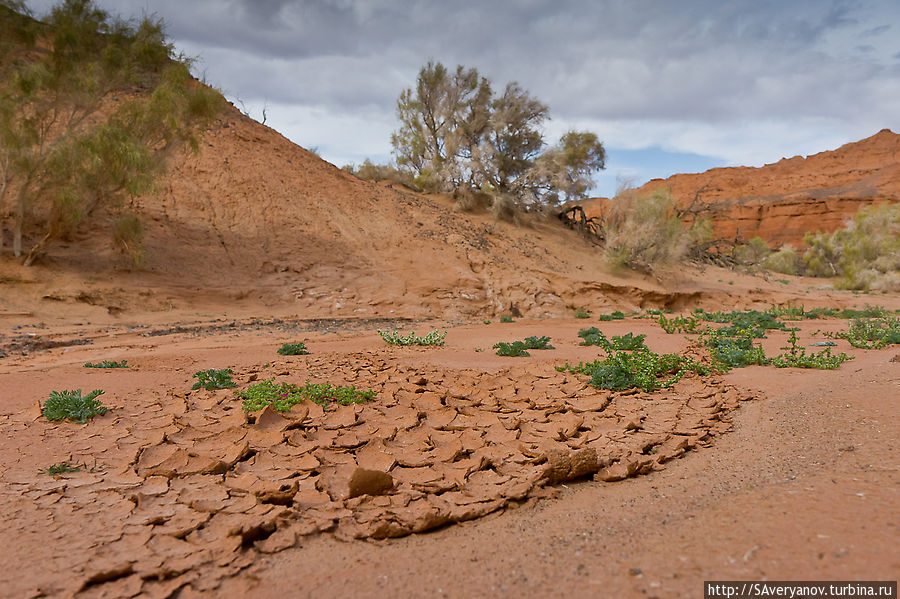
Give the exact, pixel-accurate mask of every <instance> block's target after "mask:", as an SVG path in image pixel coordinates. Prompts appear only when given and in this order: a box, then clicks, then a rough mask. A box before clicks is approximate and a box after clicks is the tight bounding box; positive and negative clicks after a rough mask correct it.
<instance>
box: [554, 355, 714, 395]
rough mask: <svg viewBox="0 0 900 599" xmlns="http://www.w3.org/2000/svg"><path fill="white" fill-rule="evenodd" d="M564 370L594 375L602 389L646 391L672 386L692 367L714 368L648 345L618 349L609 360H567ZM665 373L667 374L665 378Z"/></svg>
mask: <svg viewBox="0 0 900 599" xmlns="http://www.w3.org/2000/svg"><path fill="white" fill-rule="evenodd" d="M557 370H560V371H568V372H576V373H581V374H586V375H588V376H590V377H591V385H593V386H594V387H596V388H598V389H610V390H612V391H625V390H627V389H633V388H639V389H642V390H644V391H655V390H656V389H661V388H666V387H671V386H672V385H674V384H675V383H677V382H678V381H679V380H681V378H682V377H683V376H684V375H685V374H686V373H687V372H689V371H694V372H697V373H698V374H701V375H704V376H705V375H708V374H709V373H710V372H711V371H710V369H709V368H708V367H706V366H703V365H702V364H699V363H697V362H694V361H692V360H688V359H687V358H684V357H683V356H679V355H676V354H662V355H660V354H656V353H654V352H651V351H650V350H648V349H646V348H644V349H641V350H639V351H614V352H611V353H610V354H609V356H608V357H607V358H606V359H605V360H595V361H594V362H588V363H580V364H579V365H578V366H575V367H572V366H569V365H568V364H566V365H565V366H563V367H560V368H557ZM663 377H665V378H663Z"/></svg>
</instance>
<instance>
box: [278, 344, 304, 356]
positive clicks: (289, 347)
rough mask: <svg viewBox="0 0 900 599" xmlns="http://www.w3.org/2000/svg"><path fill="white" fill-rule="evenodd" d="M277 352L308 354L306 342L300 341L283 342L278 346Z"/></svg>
mask: <svg viewBox="0 0 900 599" xmlns="http://www.w3.org/2000/svg"><path fill="white" fill-rule="evenodd" d="M278 353H279V354H281V355H282V356H305V355H307V354H309V350H307V349H306V344H305V343H303V342H302V341H300V342H298V343H285V344H284V345H282V346H281V347H279V348H278Z"/></svg>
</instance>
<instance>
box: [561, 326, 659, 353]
mask: <svg viewBox="0 0 900 599" xmlns="http://www.w3.org/2000/svg"><path fill="white" fill-rule="evenodd" d="M578 336H579V337H581V338H582V339H583V341H582V342H581V343H579V345H598V346H600V347H602V348H603V349H605V350H606V351H612V350H625V351H634V350H640V349H647V346H646V345H645V344H644V339H646V338H647V336H646V335H635V334H634V333H626V334H624V335H613V337H612V341H610V340H609V339H607V337H606V335H604V334H603V332H602V331H600V329H598V328H597V327H591V328H589V329H581V330H580V331H578Z"/></svg>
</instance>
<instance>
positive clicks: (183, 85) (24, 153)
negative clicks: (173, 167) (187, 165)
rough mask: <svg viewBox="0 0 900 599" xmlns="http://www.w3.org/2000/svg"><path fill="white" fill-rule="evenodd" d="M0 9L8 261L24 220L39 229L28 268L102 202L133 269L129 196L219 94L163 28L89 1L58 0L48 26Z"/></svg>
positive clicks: (189, 137) (1, 157)
mask: <svg viewBox="0 0 900 599" xmlns="http://www.w3.org/2000/svg"><path fill="white" fill-rule="evenodd" d="M0 12H2V13H4V14H3V15H2V16H3V18H2V19H0V22H2V23H3V25H2V27H3V29H2V30H0V34H2V35H0V39H2V40H3V42H0V43H2V44H3V45H4V46H6V47H4V48H2V49H3V50H4V52H3V53H2V54H0V76H2V77H0V219H2V216H3V214H4V208H5V204H6V200H7V196H14V200H13V203H12V221H13V252H14V254H15V255H16V256H21V255H22V254H23V252H24V247H23V243H24V241H23V230H24V228H25V226H26V224H27V225H28V226H29V228H30V229H32V230H34V231H37V235H36V241H35V242H34V244H33V245H32V247H31V249H30V250H29V251H28V253H27V255H26V258H25V262H26V263H31V262H32V261H33V259H34V258H35V257H36V256H37V255H38V254H39V253H40V251H42V250H43V248H44V247H45V246H46V244H47V243H49V241H51V240H53V239H56V238H67V237H71V236H72V235H73V234H74V233H75V231H76V230H77V229H78V227H79V225H80V224H81V223H82V222H83V221H84V219H85V218H86V217H88V216H89V215H91V214H92V213H93V212H94V211H95V210H96V209H97V208H99V207H101V206H102V207H105V208H108V209H109V210H110V211H111V212H113V213H116V214H118V218H117V219H116V220H115V221H114V223H113V232H114V238H115V239H116V242H117V243H118V244H119V246H120V248H121V249H122V250H123V251H124V252H125V253H126V254H128V255H129V256H130V257H131V258H132V260H133V261H134V262H135V263H136V264H137V263H139V262H140V261H141V259H142V257H143V254H142V252H141V251H140V225H139V222H138V221H137V220H136V216H135V215H134V214H131V213H128V212H127V211H126V210H125V209H124V206H123V205H124V202H123V200H124V198H126V197H129V196H135V195H138V194H140V193H144V192H146V191H148V190H149V189H151V187H152V184H153V181H154V179H155V178H156V177H157V176H158V175H159V174H160V173H161V172H163V171H164V168H165V165H166V161H167V159H168V158H169V157H170V156H171V155H172V154H173V152H174V151H175V150H176V149H177V148H179V147H181V146H182V145H183V144H184V143H189V144H192V145H195V144H196V138H195V135H196V133H197V132H198V131H199V130H200V129H201V128H203V127H205V126H207V125H208V123H209V122H210V121H211V120H212V119H213V118H214V117H215V116H216V115H217V114H218V113H219V112H220V111H221V109H222V107H223V106H224V99H223V98H222V96H221V94H219V93H218V92H217V91H216V90H214V89H211V88H209V87H207V86H205V85H203V84H201V83H199V82H197V81H195V80H194V79H193V78H192V77H191V74H190V61H189V60H187V59H186V58H185V57H183V56H180V55H176V54H175V52H174V49H173V48H172V46H171V45H170V44H168V43H167V42H166V38H165V34H164V30H163V24H162V22H161V21H158V20H154V19H151V18H148V17H145V18H144V19H142V20H141V21H139V22H137V23H133V22H128V21H122V20H120V19H115V18H112V17H110V15H109V14H107V13H106V12H105V11H103V10H100V9H99V8H98V7H97V6H96V5H95V4H94V3H93V2H92V1H91V0H64V1H63V2H61V3H60V4H58V5H57V6H56V7H54V8H53V9H52V10H51V12H50V13H49V15H48V16H47V17H46V18H45V20H44V21H43V22H39V21H35V20H33V19H31V18H29V15H28V13H27V11H26V10H25V7H24V5H23V4H22V3H21V2H19V1H18V0H0ZM7 17H8V18H7ZM10 192H12V193H10ZM0 225H2V220H0ZM4 243H5V240H4V235H3V227H2V226H0V250H2V249H3V248H4Z"/></svg>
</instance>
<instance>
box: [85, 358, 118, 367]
mask: <svg viewBox="0 0 900 599" xmlns="http://www.w3.org/2000/svg"><path fill="white" fill-rule="evenodd" d="M84 367H85V368H128V360H122V361H121V362H111V361H109V360H103V361H102V362H96V363H93V362H85V363H84Z"/></svg>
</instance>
